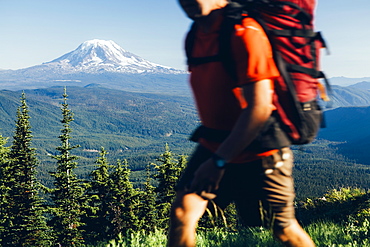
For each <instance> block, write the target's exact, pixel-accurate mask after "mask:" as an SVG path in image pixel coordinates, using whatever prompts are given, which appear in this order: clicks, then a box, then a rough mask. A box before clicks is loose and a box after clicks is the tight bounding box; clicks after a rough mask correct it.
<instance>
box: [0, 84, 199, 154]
mask: <svg viewBox="0 0 370 247" xmlns="http://www.w3.org/2000/svg"><path fill="white" fill-rule="evenodd" d="M24 92H25V93H26V97H27V104H28V106H29V108H30V116H31V120H30V121H31V126H32V131H33V135H34V141H33V142H34V145H35V147H36V148H37V149H38V152H39V154H40V155H41V157H42V158H45V157H47V155H48V154H53V153H54V152H55V147H56V146H57V145H58V144H59V143H58V142H59V140H58V138H57V137H58V135H59V134H60V132H59V131H60V128H61V124H60V123H59V120H60V119H61V112H60V109H59V107H60V103H61V99H62V94H63V88H62V87H54V88H48V89H37V90H25V91H24ZM67 94H68V95H69V98H68V104H69V106H70V109H71V110H72V111H73V112H74V114H75V121H74V122H72V128H73V133H72V136H73V139H72V142H73V143H76V144H80V145H81V148H79V150H80V153H79V155H82V156H87V157H89V156H92V155H93V156H96V150H99V149H100V147H101V146H104V147H105V148H106V149H107V150H109V151H110V153H111V156H114V157H116V158H127V157H130V156H131V155H133V154H135V155H140V154H144V153H145V154H151V153H153V152H154V153H158V152H159V150H160V151H162V150H163V147H164V144H165V143H169V145H171V147H173V148H174V150H176V151H178V152H183V151H182V150H183V148H185V149H189V148H190V146H191V143H190V142H188V141H187V136H188V135H189V134H190V133H191V132H192V130H193V129H194V128H195V126H196V125H197V117H196V113H195V110H194V107H193V104H192V100H191V98H190V97H189V96H187V97H186V96H183V97H180V96H176V97H175V96H167V95H160V94H148V93H132V92H124V91H119V90H110V89H105V88H100V87H88V88H81V87H68V88H67ZM20 95H21V92H14V91H0V102H1V103H0V114H1V116H2V117H1V119H0V129H1V134H2V135H3V136H7V137H11V136H12V131H13V130H14V121H15V116H16V109H17V107H18V105H19V98H20ZM83 150H87V151H83Z"/></svg>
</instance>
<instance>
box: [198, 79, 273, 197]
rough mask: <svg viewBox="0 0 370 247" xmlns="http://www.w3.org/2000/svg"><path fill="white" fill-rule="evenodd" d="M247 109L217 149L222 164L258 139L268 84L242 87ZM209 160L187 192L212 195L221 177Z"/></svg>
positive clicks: (267, 111) (267, 109) (266, 112)
mask: <svg viewBox="0 0 370 247" xmlns="http://www.w3.org/2000/svg"><path fill="white" fill-rule="evenodd" d="M242 89H243V95H244V98H245V99H246V101H247V102H248V106H247V107H246V108H244V109H243V110H242V113H241V114H240V116H239V118H238V120H237V122H236V124H235V126H234V128H233V130H232V132H231V134H230V135H229V136H228V137H227V138H226V140H225V141H224V142H223V143H222V144H221V145H220V147H219V148H218V149H217V151H216V154H217V155H218V156H220V157H221V158H223V159H225V160H226V161H231V160H232V159H233V158H235V157H237V156H238V155H239V154H240V153H241V152H242V151H243V150H244V149H245V148H246V147H247V146H248V145H249V144H250V143H251V142H252V141H253V140H254V139H255V138H256V137H257V135H258V133H259V131H260V130H261V128H262V127H263V125H264V123H265V122H266V120H267V119H268V118H269V117H270V115H271V113H272V109H273V108H272V88H271V80H269V79H265V80H261V81H257V82H255V83H250V84H246V85H245V86H243V88H242ZM223 173H224V169H218V168H217V167H216V166H215V164H214V163H213V160H212V159H209V160H207V161H206V162H205V163H203V164H202V165H201V166H200V167H199V168H198V170H197V171H196V172H195V176H194V180H193V183H192V186H191V190H193V191H196V192H199V193H200V192H202V191H206V192H213V191H214V190H217V189H218V184H219V182H220V180H221V178H222V176H223Z"/></svg>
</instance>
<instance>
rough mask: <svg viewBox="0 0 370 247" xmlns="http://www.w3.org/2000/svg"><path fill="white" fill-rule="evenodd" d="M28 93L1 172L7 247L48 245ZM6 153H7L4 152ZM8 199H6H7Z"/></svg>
mask: <svg viewBox="0 0 370 247" xmlns="http://www.w3.org/2000/svg"><path fill="white" fill-rule="evenodd" d="M28 113H29V110H28V106H27V104H26V97H25V94H24V93H22V97H21V106H19V107H18V110H17V120H16V129H15V132H14V136H13V144H12V146H11V149H10V152H9V160H8V162H6V161H5V164H4V165H3V169H2V173H3V175H5V179H6V180H5V181H3V183H2V185H1V186H2V187H3V189H5V190H6V191H4V192H5V195H3V199H5V200H3V202H5V205H2V211H3V212H2V213H3V214H5V216H6V221H5V224H4V229H3V234H2V236H3V238H2V244H3V245H4V246H48V245H50V242H49V241H48V237H47V233H48V231H47V226H46V218H45V217H44V213H45V209H44V205H43V201H42V200H41V198H40V197H39V189H40V188H41V185H40V184H39V183H38V181H37V179H36V167H37V166H38V161H37V158H36V151H35V149H34V148H31V141H32V135H31V133H32V131H31V126H30V122H29V119H30V116H29V114H28ZM3 151H4V150H3ZM4 197H5V198H4Z"/></svg>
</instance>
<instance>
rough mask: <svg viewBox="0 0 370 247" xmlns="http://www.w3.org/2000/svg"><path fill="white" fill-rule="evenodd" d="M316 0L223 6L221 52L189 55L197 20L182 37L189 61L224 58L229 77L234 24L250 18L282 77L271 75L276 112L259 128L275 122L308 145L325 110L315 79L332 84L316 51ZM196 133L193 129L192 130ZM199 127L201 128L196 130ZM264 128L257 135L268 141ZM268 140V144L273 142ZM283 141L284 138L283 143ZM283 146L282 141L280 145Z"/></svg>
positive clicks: (247, 0) (238, 0) (254, 0)
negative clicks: (263, 35) (266, 41)
mask: <svg viewBox="0 0 370 247" xmlns="http://www.w3.org/2000/svg"><path fill="white" fill-rule="evenodd" d="M314 6H315V1H314V0H291V1H281V0H235V1H234V2H232V3H229V5H228V6H227V7H226V8H225V17H224V21H223V24H222V26H221V30H220V38H219V43H220V49H219V54H217V55H215V56H211V57H202V58H198V57H192V56H191V54H192V47H193V43H194V40H195V32H196V29H197V26H196V24H193V26H192V27H191V29H190V31H189V33H188V36H187V38H186V42H185V50H186V55H187V59H188V65H199V64H203V63H208V62H212V61H222V62H223V64H224V67H225V69H226V70H227V71H228V72H229V74H230V75H231V76H232V78H234V79H237V78H236V71H235V66H234V61H233V58H232V56H231V40H230V39H231V35H232V32H233V31H234V25H235V24H237V23H240V22H241V20H242V19H243V18H254V19H255V20H256V21H257V22H258V23H259V24H260V25H261V26H262V28H263V29H264V31H265V32H266V34H267V37H268V38H269V41H270V44H271V47H272V50H273V56H274V60H275V63H276V66H277V68H278V70H279V72H280V75H281V76H280V77H279V78H278V79H277V80H275V96H274V99H273V100H274V104H275V105H276V108H277V110H276V112H277V114H274V116H271V117H270V118H272V119H273V120H271V119H269V120H268V121H267V123H266V125H271V124H273V127H271V126H270V127H268V126H265V127H264V128H263V129H265V130H269V129H270V130H271V128H276V127H277V126H276V121H278V122H279V127H280V128H281V129H282V130H283V131H284V132H285V134H286V136H287V137H288V139H289V141H290V144H296V145H300V144H307V143H310V142H311V141H313V139H314V138H315V137H316V135H317V133H318V130H319V129H320V127H324V121H323V111H322V109H321V108H320V106H319V104H318V102H317V98H318V94H319V93H318V92H319V91H320V92H321V93H320V95H321V98H322V99H323V100H324V101H327V100H328V97H327V95H326V92H325V88H324V87H323V86H322V85H321V84H320V83H319V82H318V80H317V79H318V78H323V79H324V80H325V84H326V88H327V89H328V90H331V89H330V85H329V83H328V81H327V79H326V77H325V75H324V73H323V72H322V71H320V70H319V69H318V68H319V63H318V61H319V52H320V49H321V48H324V47H325V48H326V44H325V41H324V39H323V38H322V36H321V33H320V32H315V31H314V30H313V10H314ZM196 132H197V131H196ZM198 132H199V130H198ZM264 132H266V131H262V132H261V133H260V136H259V137H258V138H257V139H261V140H264V142H266V140H267V139H266V137H264V135H266V134H267V133H264ZM278 139H281V138H280V137H279V138H274V140H270V141H268V140H267V143H268V142H270V144H268V146H269V147H278V146H279V144H278V143H275V144H274V142H276V140H278ZM271 142H272V143H271ZM284 145H286V143H285V144H284ZM280 146H281V145H280Z"/></svg>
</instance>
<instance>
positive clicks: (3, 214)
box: [0, 135, 10, 246]
mask: <svg viewBox="0 0 370 247" xmlns="http://www.w3.org/2000/svg"><path fill="white" fill-rule="evenodd" d="M6 142H7V139H6V138H4V137H3V136H2V135H0V246H2V244H1V243H2V238H3V236H4V234H5V226H6V219H7V218H9V217H8V214H7V212H8V211H7V210H6V209H7V207H8V206H9V204H8V203H7V199H8V192H9V190H10V188H9V187H8V184H7V183H8V181H9V177H8V175H9V173H8V169H9V167H10V166H9V161H8V155H9V148H8V147H5V144H6Z"/></svg>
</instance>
